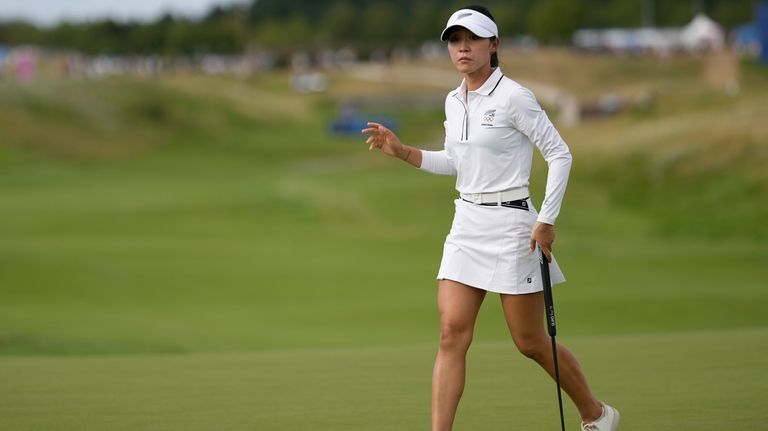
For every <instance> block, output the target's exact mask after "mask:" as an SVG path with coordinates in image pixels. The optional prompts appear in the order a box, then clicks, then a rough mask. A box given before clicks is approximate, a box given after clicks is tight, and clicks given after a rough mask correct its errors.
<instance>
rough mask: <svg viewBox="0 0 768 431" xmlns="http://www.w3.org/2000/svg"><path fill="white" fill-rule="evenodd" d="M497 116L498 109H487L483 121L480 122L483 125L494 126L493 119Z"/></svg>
mask: <svg viewBox="0 0 768 431" xmlns="http://www.w3.org/2000/svg"><path fill="white" fill-rule="evenodd" d="M494 118H496V110H495V109H489V110H487V111H485V114H483V122H482V123H480V125H481V126H493V119H494Z"/></svg>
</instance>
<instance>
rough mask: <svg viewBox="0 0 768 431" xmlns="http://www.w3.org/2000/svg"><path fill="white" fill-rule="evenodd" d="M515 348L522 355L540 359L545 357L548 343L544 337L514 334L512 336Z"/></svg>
mask: <svg viewBox="0 0 768 431" xmlns="http://www.w3.org/2000/svg"><path fill="white" fill-rule="evenodd" d="M513 340H514V342H515V346H516V347H517V350H518V351H519V352H520V353H522V354H523V356H525V357H527V358H530V359H533V360H540V359H543V358H544V357H546V355H547V353H548V352H549V350H548V349H549V348H551V346H549V343H547V340H546V339H543V338H541V337H528V336H516V337H513Z"/></svg>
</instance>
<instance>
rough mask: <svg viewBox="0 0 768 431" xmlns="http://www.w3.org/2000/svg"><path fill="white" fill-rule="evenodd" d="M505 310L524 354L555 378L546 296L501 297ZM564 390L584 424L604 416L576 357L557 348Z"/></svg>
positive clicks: (563, 348)
mask: <svg viewBox="0 0 768 431" xmlns="http://www.w3.org/2000/svg"><path fill="white" fill-rule="evenodd" d="M501 306H502V308H503V309H504V316H505V317H506V320H507V325H508V326H509V332H510V333H511V334H512V340H514V342H515V345H516V346H517V348H518V350H520V353H522V354H523V355H525V356H527V357H529V358H531V359H533V360H534V361H536V362H537V363H538V364H539V365H541V367H542V368H544V370H546V372H547V373H549V375H550V376H552V377H553V378H554V376H555V366H554V358H553V356H552V341H551V339H550V338H549V335H548V334H547V332H546V330H545V327H544V295H543V294H542V293H541V292H539V293H531V294H527V295H501ZM557 360H558V368H559V371H560V386H561V387H562V389H563V390H564V391H565V393H566V394H568V396H569V397H570V398H571V400H572V401H573V403H574V404H575V405H576V408H577V409H579V413H580V414H581V419H582V420H583V421H584V422H592V421H593V420H595V419H597V418H598V417H600V415H601V414H602V405H601V404H600V401H599V400H598V399H597V398H595V396H594V395H592V392H591V391H590V389H589V385H587V379H586V378H585V377H584V373H583V372H582V371H581V366H580V365H579V362H578V361H577V360H576V357H575V356H574V355H573V353H571V352H570V351H569V350H568V349H567V348H565V347H564V346H562V345H560V344H559V343H558V344H557Z"/></svg>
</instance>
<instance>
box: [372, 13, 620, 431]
mask: <svg viewBox="0 0 768 431" xmlns="http://www.w3.org/2000/svg"><path fill="white" fill-rule="evenodd" d="M441 39H442V40H444V41H447V42H448V52H449V54H450V57H451V61H452V62H453V64H454V66H455V67H456V69H457V70H458V71H459V72H460V73H461V74H462V75H463V76H464V79H463V81H462V82H461V85H459V87H458V88H457V89H456V90H454V91H451V92H450V93H449V94H448V96H447V97H446V99H445V116H446V121H445V148H444V149H443V150H442V151H425V150H420V149H417V148H414V147H410V146H407V145H403V144H402V143H401V142H400V140H399V139H398V137H397V136H396V135H395V134H394V133H392V131H390V130H388V129H387V128H386V127H384V126H382V125H381V124H378V123H368V127H367V128H366V129H364V130H363V131H362V132H363V133H364V134H366V135H369V136H368V139H367V140H366V143H367V144H369V145H370V147H369V149H374V148H376V149H380V150H381V151H383V152H384V153H385V154H387V155H389V156H392V157H397V158H399V159H401V160H404V161H405V162H408V163H410V164H412V165H414V166H416V167H418V168H420V169H423V170H425V171H427V172H431V173H435V174H442V175H455V176H456V177H457V178H456V189H457V190H458V192H459V198H457V199H456V201H455V207H456V210H455V211H456V212H455V215H454V219H453V225H452V226H451V230H450V233H449V234H448V236H447V238H446V240H445V245H444V249H443V257H442V261H441V263H440V269H439V272H438V275H437V279H438V280H439V282H438V295H437V303H438V309H439V311H440V348H439V352H438V354H437V359H436V361H435V368H434V373H433V376H432V430H433V431H445V430H450V429H451V427H452V425H453V420H454V417H455V414H456V408H457V406H458V403H459V399H460V398H461V394H462V391H463V389H464V380H465V370H466V353H467V350H468V349H469V345H470V343H471V341H472V335H473V331H474V325H475V320H476V318H477V314H478V311H479V309H480V305H481V303H482V302H483V299H484V298H485V295H486V293H487V292H496V293H499V294H500V296H501V304H502V308H503V310H504V315H505V318H506V321H507V325H508V326H509V331H510V333H511V335H512V339H513V340H514V343H515V345H516V346H517V348H518V349H519V350H520V352H521V353H522V354H523V355H525V356H527V357H529V358H531V359H533V360H534V361H536V362H537V363H538V364H539V365H541V367H542V368H544V370H546V372H548V373H549V374H550V376H554V365H553V362H554V361H553V354H552V346H551V344H550V341H551V340H550V339H549V337H548V336H547V333H546V331H545V327H544V324H543V320H544V298H543V294H542V289H543V288H542V281H541V275H540V267H539V261H538V256H537V254H536V251H535V249H536V247H538V248H540V249H541V251H542V252H543V253H544V255H545V256H546V258H547V259H548V260H549V261H550V262H551V264H550V268H551V280H552V283H560V282H563V281H564V280H565V278H564V277H563V274H562V272H561V271H560V268H559V267H558V265H557V262H556V261H555V260H554V258H552V243H553V242H554V239H555V229H554V223H555V219H556V218H557V216H558V213H559V212H560V204H561V202H562V200H563V195H564V193H565V189H566V185H567V183H568V174H569V171H570V167H571V154H570V151H569V149H568V146H567V145H566V143H565V142H564V141H563V139H562V138H561V137H560V135H559V134H558V132H557V130H555V127H554V126H553V125H552V123H551V122H550V120H549V118H548V117H547V115H546V114H545V113H544V111H543V110H542V109H541V107H540V106H539V104H538V102H537V101H536V98H535V97H534V95H533V94H532V93H531V92H530V91H529V90H528V89H526V88H524V87H522V86H521V85H520V84H518V83H517V82H515V81H513V80H511V79H509V78H507V77H506V76H504V74H503V73H502V71H501V69H499V67H498V56H497V54H496V52H497V50H498V47H499V34H498V30H497V27H496V23H495V21H494V19H493V17H492V15H491V13H490V12H489V11H488V10H487V9H485V8H483V7H480V6H468V7H466V8H463V9H460V10H458V11H457V12H455V13H454V14H453V15H451V17H450V18H449V19H448V23H447V25H446V26H445V29H444V30H443V33H442V35H441ZM534 146H535V147H537V148H538V149H539V151H540V152H541V154H542V155H543V156H544V159H545V160H546V161H547V164H548V175H547V184H546V194H545V197H544V202H543V203H542V205H541V212H540V213H537V211H536V209H535V208H534V206H533V203H532V202H531V199H530V197H529V193H528V180H529V176H530V171H531V161H532V157H533V148H534ZM557 355H558V358H559V365H560V382H561V385H562V388H563V390H564V391H565V392H566V393H567V394H568V396H569V397H570V398H571V400H572V401H573V402H574V404H575V405H576V407H577V408H578V410H579V412H580V414H581V418H582V425H581V428H582V430H591V431H614V430H616V429H617V427H618V422H619V413H618V411H616V409H614V408H612V407H610V406H608V405H606V404H604V403H602V402H601V401H600V400H598V399H597V398H596V397H595V396H594V395H593V394H592V392H591V391H590V389H589V386H588V385H587V381H586V378H585V377H584V374H583V373H582V371H581V368H580V366H579V364H578V362H577V360H576V358H575V357H574V356H573V354H572V353H571V352H570V351H569V350H568V349H566V348H565V347H563V346H561V345H558V346H557Z"/></svg>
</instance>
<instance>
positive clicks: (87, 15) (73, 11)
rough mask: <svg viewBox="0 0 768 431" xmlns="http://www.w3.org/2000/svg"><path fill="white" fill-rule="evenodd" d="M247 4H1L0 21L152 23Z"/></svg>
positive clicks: (90, 0) (117, 0)
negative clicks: (170, 15) (167, 14)
mask: <svg viewBox="0 0 768 431" xmlns="http://www.w3.org/2000/svg"><path fill="white" fill-rule="evenodd" d="M231 3H249V1H246V0H0V21H5V20H8V19H10V18H23V19H26V20H27V21H32V22H35V23H38V24H46V25H49V24H55V23H56V22H58V21H61V20H65V19H66V20H70V21H84V20H91V19H96V18H104V17H112V18H115V19H119V20H137V19H138V20H151V19H154V18H157V17H158V16H160V15H162V14H163V13H164V12H171V13H174V14H183V15H191V16H199V15H202V14H204V13H205V12H207V11H208V10H209V9H210V8H211V7H212V6H213V5H220V4H231Z"/></svg>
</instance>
